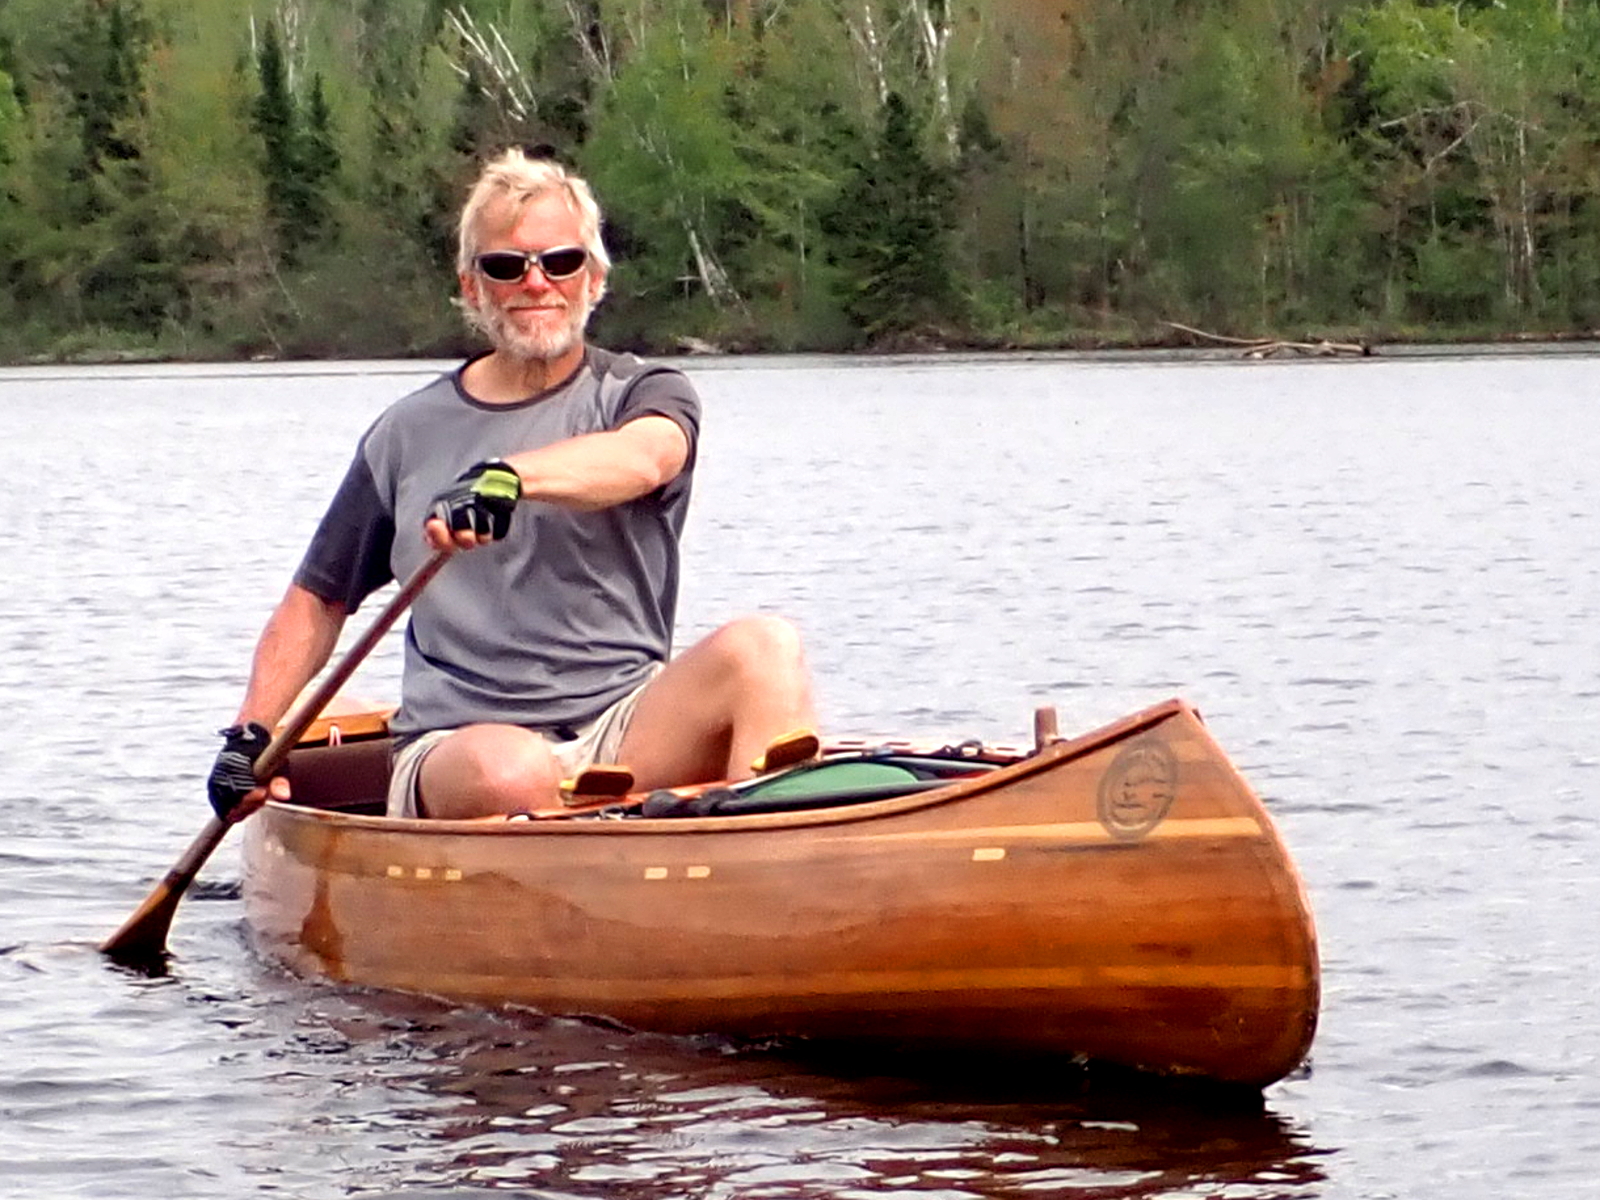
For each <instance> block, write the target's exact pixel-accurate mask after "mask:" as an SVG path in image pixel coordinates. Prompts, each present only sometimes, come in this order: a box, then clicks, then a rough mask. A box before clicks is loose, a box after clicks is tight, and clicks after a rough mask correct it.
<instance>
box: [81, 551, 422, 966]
mask: <svg viewBox="0 0 1600 1200" xmlns="http://www.w3.org/2000/svg"><path fill="white" fill-rule="evenodd" d="M449 557H450V552H449V551H444V550H441V551H436V552H435V553H434V554H433V556H432V557H430V558H429V559H428V561H427V562H425V563H423V564H422V566H420V567H418V568H417V570H416V571H415V572H414V573H413V574H412V576H411V578H410V579H408V580H406V582H405V583H404V584H403V585H402V586H401V588H400V590H399V591H398V592H396V593H395V594H394V597H393V598H392V599H391V600H390V601H389V603H388V604H386V605H384V607H383V611H382V612H381V613H379V614H378V616H377V619H376V620H374V621H373V622H372V624H371V625H370V626H369V627H368V628H367V631H366V632H365V633H363V634H362V635H361V637H360V638H359V639H358V640H357V642H356V643H355V645H353V646H351V647H350V649H349V650H347V651H345V653H344V656H343V657H342V658H341V659H340V660H339V661H338V663H336V664H335V665H334V667H333V669H332V670H331V671H329V672H328V673H327V675H326V676H325V677H324V678H323V680H322V682H321V683H320V684H318V685H317V688H316V690H315V691H313V692H312V693H311V695H310V696H308V697H306V699H305V700H303V701H302V702H301V703H300V705H299V707H297V708H296V709H295V710H294V712H293V714H292V715H291V716H290V717H289V718H288V720H286V721H285V722H284V723H283V724H282V725H281V726H279V728H278V732H277V735H276V736H275V737H274V738H273V739H272V741H271V742H269V743H268V744H267V748H266V749H265V750H263V751H262V752H261V756H260V757H259V758H257V759H256V762H255V768H254V770H255V776H256V778H257V779H259V780H260V781H261V782H262V783H266V782H267V781H268V780H269V779H271V778H272V777H273V776H274V775H276V774H277V773H278V771H279V769H280V768H281V767H282V766H283V764H284V763H285V762H286V761H287V760H288V758H289V752H290V751H292V750H293V749H294V748H295V746H296V745H298V744H299V741H300V739H301V737H302V736H304V734H305V731H306V730H307V729H309V728H310V727H311V723H312V722H313V721H315V720H316V719H317V717H318V716H320V715H321V713H322V710H323V709H324V708H326V707H327V706H328V702H329V701H330V700H332V699H333V698H334V696H335V695H336V694H337V693H338V691H339V689H340V688H342V687H343V686H344V685H345V683H346V682H348V681H349V679H350V676H351V675H353V674H355V670H356V668H357V667H359V666H360V665H361V664H362V662H363V661H364V660H365V659H366V657H367V655H369V654H371V653H372V649H373V647H374V646H376V645H377V644H378V643H379V642H380V641H381V640H382V639H383V635H384V634H386V633H388V632H389V629H390V628H391V627H392V626H393V625H394V623H395V622H396V621H398V620H399V619H400V615H401V614H402V613H404V612H405V611H406V609H408V608H410V607H411V602H412V601H413V600H415V599H416V598H417V596H418V594H419V593H420V592H421V591H422V589H423V588H425V587H427V586H428V581H429V580H431V579H432V578H433V577H434V576H435V575H436V574H438V572H439V568H440V567H442V566H444V564H445V561H446V560H447V559H448V558H449ZM252 811H253V810H252ZM232 824H234V821H232V820H228V821H224V820H223V819H222V818H220V817H212V818H211V820H210V821H208V822H207V823H206V827H205V828H204V829H202V830H201V831H200V833H199V835H198V836H197V837H196V838H195V839H194V841H192V842H190V843H189V848H188V849H187V850H185V851H184V852H183V853H182V854H181V855H179V857H178V861H177V862H176V863H174V864H173V865H172V869H171V870H170V871H168V872H167V873H166V875H164V876H163V877H162V879H161V882H160V883H158V884H156V886H155V888H154V889H152V891H151V892H150V895H149V896H147V897H146V898H145V901H144V903H143V904H141V905H140V906H139V907H138V908H137V909H135V910H134V912H133V915H132V916H130V917H129V918H128V919H127V920H126V921H124V922H123V923H122V928H120V929H118V930H117V931H116V932H115V933H114V934H112V935H111V936H110V937H109V938H107V939H106V940H105V941H104V942H103V943H101V946H100V952H101V953H102V954H105V955H107V956H108V957H110V958H113V959H115V960H116V961H118V962H123V963H128V964H131V965H148V964H151V963H159V962H160V961H161V960H162V959H163V958H164V957H165V956H166V952H167V931H168V930H169V929H170V928H171V927H172V917H173V914H174V913H176V912H177V910H178V902H179V901H180V900H182V899H183V894H184V892H185V891H187V890H188V887H189V885H190V884H191V883H193V882H194V878H195V876H196V875H198V874H199V873H200V868H201V867H203V866H204V865H205V863H206V860H207V859H208V858H210V857H211V854H212V852H213V851H214V850H216V848H217V847H218V846H219V845H221V843H222V839H223V838H224V837H225V836H226V835H227V832H228V826H230V825H232Z"/></svg>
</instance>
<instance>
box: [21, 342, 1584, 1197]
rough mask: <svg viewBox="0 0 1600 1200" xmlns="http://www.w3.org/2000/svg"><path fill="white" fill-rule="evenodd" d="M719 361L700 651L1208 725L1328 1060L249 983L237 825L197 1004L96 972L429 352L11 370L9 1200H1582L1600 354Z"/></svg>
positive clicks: (908, 685)
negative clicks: (726, 631) (720, 631)
mask: <svg viewBox="0 0 1600 1200" xmlns="http://www.w3.org/2000/svg"><path fill="white" fill-rule="evenodd" d="M686 365H687V366H688V367H689V368H690V369H691V370H692V372H693V374H694V376H695V378H696V380H697V382H698V384H699V386H700V388H701V390H702V392H703V393H704V395H705V397H706V404H707V414H706V427H705V433H704V438H703V443H702V454H703V461H702V467H701V470H700V475H699V481H698V484H697V493H696V499H695V506H694V510H693V515H692V517H691V526H690V531H689V536H688V541H687V544H686V560H687V561H686V575H687V578H686V585H685V590H684V595H683V599H682V605H681V611H680V637H681V640H682V641H683V642H684V643H685V644H686V643H687V642H688V641H689V640H691V639H693V638H694V637H696V636H698V635H699V634H701V633H704V632H706V631H707V630H709V629H711V628H712V627H714V626H715V625H717V624H718V623H720V622H721V621H722V620H724V619H726V618H727V617H729V616H732V615H734V614H736V613H740V612H747V611H754V610H772V611H779V612H784V613H787V614H789V615H791V616H792V617H794V618H795V619H796V620H797V621H798V622H799V624H800V625H801V626H802V628H803V630H804V632H805V634H806V637H807V640H808V644H809V647H810V654H811V661H812V666H813V669H814V672H815V674H816V677H817V681H818V688H819V692H820V697H821V703H822V708H823V713H824V718H825V723H826V727H827V728H828V729H829V730H830V731H833V732H837V733H865V734H889V733H895V734H916V735H927V736H942V735H944V734H947V733H949V734H959V735H962V736H965V735H969V734H970V735H978V736H984V737H990V738H996V739H1001V740H1021V739H1024V738H1025V737H1026V736H1027V734H1028V731H1029V727H1030V726H1029V722H1030V714H1031V711H1032V709H1033V707H1034V706H1035V705H1036V704H1041V703H1054V704H1055V705H1056V706H1057V707H1058V709H1059V711H1060V713H1061V725H1062V728H1063V730H1064V731H1066V732H1076V731H1081V730H1084V729H1087V728H1089V727H1091V726H1094V725H1098V724H1100V723H1103V722H1104V721H1107V720H1110V719H1112V718H1114V717H1116V716H1119V715H1121V714H1122V713H1124V712H1127V711H1130V710H1132V709H1135V708H1138V707H1141V706H1143V705H1145V704H1148V703H1151V702H1154V701H1157V700H1160V699H1164V698H1166V697H1167V696H1169V695H1182V696H1185V697H1187V698H1188V699H1190V700H1192V701H1194V702H1195V703H1196V704H1197V705H1198V706H1199V707H1200V709H1201V710H1202V711H1203V712H1204V714H1205V715H1206V718H1207V720H1208V722H1209V724H1210V726H1211V729H1212V731H1213V732H1214V733H1215V735H1216V736H1217V737H1218V739H1219V740H1220V741H1221V743H1222V744H1223V746H1224V747H1225V748H1227V749H1228V750H1229V752H1230V753H1231V754H1232V756H1233V757H1234V759H1235V761H1236V762H1237V763H1238V765H1239V766H1240V767H1241V768H1242V769H1243V770H1244V772H1245V773H1246V775H1247V776H1248V777H1249V778H1251V780H1252V781H1253V782H1254V783H1255V784H1256V786H1257V788H1258V790H1260V791H1261V793H1262V794H1263V796H1264V797H1265V799H1266V800H1267V803H1268V805H1269V807H1270V808H1271V809H1272V811H1273V813H1274V814H1275V817H1276V819H1277V821H1278V823H1279V826H1280V828H1281V830H1282V832H1283V834H1284V837H1285V839H1286V841H1287V842H1288V844H1289V846H1290V849H1291V851H1292V852H1293V854H1294V855H1295V858H1296V860H1297V861H1298V863H1299V865H1300V867H1301V870H1302V872H1303V874H1304V876H1305V879H1306V882H1307V885H1308V888H1309V891H1310V894H1311V899H1312V903H1313V905H1314V908H1315V911H1316V915H1317V920H1318V927H1319V932H1320V935H1321V939H1322V951H1323V969H1324V989H1325V998H1324V1007H1323V1013H1322V1021H1321V1027H1320V1030H1319V1033H1318V1037H1317V1041H1316V1044H1315V1047H1314V1049H1313V1056H1312V1062H1311V1065H1310V1067H1309V1069H1308V1070H1306V1071H1304V1072H1302V1073H1300V1074H1298V1075H1297V1076H1295V1077H1294V1078H1291V1079H1289V1080H1287V1081H1285V1082H1283V1083H1280V1084H1277V1085H1275V1086H1274V1087H1272V1088H1270V1089H1268V1091H1267V1092H1266V1095H1265V1098H1264V1105H1263V1107H1262V1109H1261V1111H1259V1112H1230V1111H1226V1110H1218V1109H1217V1108H1215V1107H1214V1106H1211V1105H1207V1104H1196V1103H1193V1102H1185V1101H1184V1099H1183V1098H1181V1097H1178V1098H1174V1097H1171V1096H1169V1095H1166V1094H1165V1093H1159V1092H1156V1093H1151V1094H1144V1093H1142V1092H1140V1091H1138V1090H1134V1091H1133V1092H1131V1093H1130V1092H1128V1091H1124V1090H1121V1089H1118V1090H1117V1091H1116V1092H1115V1093H1114V1094H1108V1093H1106V1092H1104V1091H1101V1090H1098V1089H1095V1088H1092V1087H1089V1088H1086V1087H1085V1086H1083V1084H1082V1081H1081V1080H1079V1079H1078V1078H1076V1077H1074V1076H1073V1075H1072V1073H1070V1072H1067V1071H1055V1070H1051V1071H1049V1072H1047V1073H1045V1074H1044V1075H1043V1077H1041V1078H1038V1079H1030V1080H1014V1081H1006V1080H993V1079H988V1080H975V1079H971V1078H956V1077H951V1076H950V1075H949V1074H947V1073H944V1072H941V1071H939V1070H938V1069H936V1068H930V1069H927V1070H925V1071H923V1072H920V1073H918V1074H915V1075H912V1076H906V1075H902V1074H888V1073H884V1072H883V1071H881V1070H880V1069H878V1068H877V1067H876V1066H874V1065H873V1064H867V1063H831V1064H819V1063H817V1062H814V1061H813V1062H805V1061H799V1060H796V1059H794V1058H792V1057H785V1056H784V1055H782V1054H778V1053H773V1052H763V1051H753V1050H736V1049H734V1048H732V1047H729V1046H727V1045H725V1044H722V1043H719V1042H718V1041H717V1040H716V1039H714V1038H706V1039H673V1038H662V1037H653V1036H645V1035H629V1034H624V1033H618V1032H616V1031H612V1030H606V1029H599V1028H595V1027H593V1026H589V1025H584V1024H581V1023H576V1022H571V1021H563V1020H555V1019H547V1018H543V1017H539V1016H536V1015H533V1014H527V1013H506V1012H494V1011H479V1010H455V1009H451V1008H447V1007H443V1006H440V1005H436V1004H433V1003H430V1002H427V1001H423V1000H416V999H410V998H405V997H397V996H392V995H382V994H375V993H369V992H360V991H352V990H341V989H337V988H332V987H328V986H325V985H320V984H316V983H309V982H305V981H301V980H297V979H295V978H293V977H290V976H287V975H285V974H284V973H283V972H281V971H280V970H278V969H277V968H276V967H274V966H272V965H270V964H268V963H265V962H263V961H261V960H259V959H257V958H256V957H255V956H254V954H253V952H252V951H251V949H250V947H249V945H248V941H247V938H246V936H245V933H244V930H243V927H242V919H241V904H240V901H239V899H238V890H237V884H238V870H239V868H238V860H237V857H236V852H235V847H234V846H233V845H232V844H231V843H230V844H227V845H225V846H224V847H223V849H222V850H221V851H219V853H218V854H217V856H216V857H215V858H214V859H213V861H212V862H211V864H210V865H209V866H208V867H207V870H206V872H205V874H204V875H203V877H202V880H201V882H200V883H199V884H198V885H197V887H196V889H195V891H194V892H193V893H191V896H190V898H189V899H188V900H187V901H186V902H185V903H184V905H183V907H182V908H181V910H180V912H179V914H178V918H177V921H176V924H175V926H174V929H173V933H172V938H171V945H172V947H173V949H174V950H175V951H176V954H177V959H176V961H175V963H174V966H173V971H172V973H171V974H170V975H168V976H166V977H164V978H159V979H150V978H145V977H142V976H139V975H135V974H131V973H127V972H124V971H121V970H118V969H115V968H113V967H111V966H109V965H108V964H107V963H106V962H105V961H104V960H103V959H102V958H101V956H100V955H98V954H97V953H96V952H95V949H94V947H95V945H96V944H97V943H98V941H99V940H100V939H102V938H103V937H105V936H106V935H107V934H108V933H110V932H111V931H112V930H113V929H115V928H116V927H117V926H118V925H119V924H120V923H121V921H122V920H123V919H124V918H125V917H126V916H127V915H128V913H129V912H130V911H131V910H132V909H133V908H134V907H135V906H136V905H137V904H138V902H139V901H140V900H141V899H142V898H143V897H144V896H145V894H146V893H147V892H148V890H149V888H150V886H151V885H152V883H153V881H154V880H155V879H156V878H157V877H158V876H159V875H160V874H161V873H162V872H163V871H164V870H166V869H167V867H169V866H170V865H171V864H172V862H173V860H174V859H175V858H176V857H177V855H178V853H179V852H180V851H181V850H182V848H183V847H184V846H185V845H187V843H188V841H189V839H190V838H191V837H192V836H193V835H194V833H195V832H196V831H197V830H198V829H199V828H200V826H201V825H202V824H203V822H204V820H205V818H206V815H207V812H208V810H207V808H206V806H205V801H204V799H203V796H202V786H201V780H202V777H203V775H204V772H205V771H206V769H207V768H208V766H209V762H210V758H211V756H212V754H213V752H214V749H215V744H216V742H215V738H214V731H215V730H216V729H217V727H218V726H220V725H222V724H225V723H227V721H228V720H229V719H231V717H232V713H233V707H234V705H235V703H236V702H237V698H238V695H239V693H240V689H241V688H242V685H243V678H244V673H245V671H246V668H247V663H248V657H249V652H250V649H251V646H252V645H253V643H254V639H255V636H256V633H257V631H258V629H259V627H260V624H261V622H262V620H263V619H264V618H265V616H266V615H267V613H268V611H269V610H270V608H271V606H272V605H273V603H274V602H275V601H276V599H277V597H278V596H279V595H280V594H281V591H282V589H283V586H284V584H285V583H286V581H287V578H288V575H289V573H290V571H291V570H292V568H293V566H294V564H295V562H296V561H297V559H298V557H299V553H300V550H301V547H302V545H303V543H304V541H305V539H306V537H307V536H308V535H309V532H310V528H311V525H312V524H313V522H314V521H315V519H316V517H317V515H318V514H319V512H320V510H321V507H322V505H323V504H324V503H325V501H326V499H327V497H328V495H329V494H330V492H331V490H332V487H333V485H334V483H335V482H336V481H337V479H338V477H339V475H340V473H341V472H342V470H343V468H344V465H345V463H346V461H347V457H348V455H349V453H350V450H351V447H352V446H353V443H354V440H355V438H356V437H357V435H358V434H359V432H360V431H361V430H362V429H363V428H364V427H365V426H366V424H367V423H368V422H369V421H370V420H371V419H372V418H373V416H374V415H375V414H376V413H377V412H378V411H379V410H380V409H381V408H382V407H383V405H384V404H385V403H387V402H388V401H389V400H391V399H393V398H394V397H396V396H398V395H399V394H401V393H402V392H404V391H406V390H409V389H410V388H412V387H414V386H416V385H418V384H420V383H421V382H422V381H423V380H424V379H425V378H426V377H427V376H428V374H430V373H431V369H432V367H431V365H430V364H386V363H377V364H346V365H340V366H333V367H320V366H316V365H302V366H288V367H280V366H273V367H255V368H246V367H231V368H230V367H138V368H132V367H130V368H121V369H105V370H79V369H66V368H61V369H46V368H39V369H14V370H10V371H0V478H3V479H4V481H5V482H4V486H3V495H4V510H3V513H0V518H3V519H0V530H3V531H4V532H3V534H0V537H3V542H0V544H3V546H4V548H5V553H4V559H5V566H6V571H5V584H4V586H3V588H0V647H3V652H0V705H3V711H4V712H5V713H6V714H7V716H8V718H9V720H10V722H11V729H10V734H9V738H8V741H7V745H6V747H5V749H4V751H3V752H0V1058H3V1063H4V1066H3V1068H0V1196H3V1197H8V1198H9V1197H19V1198H20V1197H27V1198H29V1200H37V1198H41V1197H94V1198H95V1200H109V1198H119V1197H165V1198H179V1197H208V1198H211V1197H232V1196H284V1197H294V1198H296V1200H301V1198H307V1197H313V1198H314V1197H344V1196H362V1197H424V1196H426V1197H436V1196H442V1195H461V1194H473V1193H475V1192H478V1191H483V1190H491V1189H493V1190H503V1191H505V1192H509V1193H511V1194H517V1195H527V1196H535V1197H548V1198H551V1200H557V1198H566V1197H600V1196H606V1197H612V1196H616V1197H638V1198H649V1200H668V1198H674V1200H676V1198H679V1197H697V1198H698V1197H705V1198H718V1200H721V1198H728V1200H736V1198H738V1200H742V1198H745V1197H752V1198H754V1197H763V1198H765V1197H773V1198H790V1197H793V1198H813V1197H840V1198H849V1200H856V1198H859V1200H886V1198H890V1197H893V1198H896V1200H911V1198H916V1200H967V1198H969V1197H1002V1196H1003V1197H1013V1196H1014V1197H1022V1196H1031V1195H1066V1196H1073V1197H1093V1198H1097V1200H1104V1198H1108V1197H1140V1198H1155V1197H1160V1198H1163V1200H1166V1198H1180V1197H1182V1198H1188V1197H1228V1198H1230V1200H1281V1198H1288V1197H1330V1198H1331V1197H1340V1198H1344V1197H1361V1198H1379V1197H1435V1196H1449V1197H1451V1198H1452V1200H1501V1198H1504V1197H1519V1196H1541V1197H1547V1196H1559V1197H1566V1196H1580V1195H1587V1194H1590V1191H1591V1189H1592V1187H1593V1182H1592V1181H1593V1179H1594V1177H1595V1176H1596V1175H1600V1011H1597V1006H1596V1003H1595V995H1596V984H1597V980H1600V948H1597V939H1596V936H1595V933H1596V915H1597V910H1600V904H1597V893H1600V887H1597V885H1596V882H1595V877H1596V869H1595V866H1594V864H1595V862H1596V861H1597V860H1600V815H1597V814H1600V809H1597V804H1596V796H1595V793H1596V791H1597V790H1600V723H1597V721H1596V709H1597V699H1600V677H1597V670H1596V666H1597V663H1600V653H1597V651H1600V645H1597V643H1600V611H1597V610H1600V494H1597V492H1600V469H1597V463H1596V458H1597V454H1600V405H1597V403H1596V390H1597V389H1596V381H1597V379H1600V360H1597V359H1596V358H1595V357H1591V356H1590V355H1588V354H1585V353H1562V354H1529V355H1523V356H1518V355H1495V356H1474V355H1462V356H1443V355H1441V356H1386V357H1380V358H1375V359H1370V360H1362V361H1341V362H1295V363H1243V362H1237V361H1224V360H1212V361H1203V362H1197V361H1175V360H1174V361H1164V360H1150V359H1139V358H1127V359H1115V358H1111V359H1096V358H1087V359H1083V358H1070V357H1062V358H1040V359H1006V358H994V359H981V358H980V359H960V360H948V361H932V360H896V361H874V362H866V363H860V362H848V361H842V360H824V359H809V360H774V359H766V360H748V361H727V360H705V361H695V362H690V363H688V364H686ZM373 611H376V610H375V609H374V610H373ZM365 619H366V614H365V613H364V614H363V615H362V616H359V617H358V618H357V619H356V620H354V621H352V623H351V627H352V631H354V630H356V629H358V628H359V627H363V626H364V623H365ZM397 667H398V663H397V658H396V655H395V645H394V643H393V642H392V641H391V642H390V643H389V644H386V645H385V646H384V647H383V648H381V649H380V651H379V652H378V653H377V654H375V655H374V657H373V659H372V660H371V661H370V662H369V663H368V665H367V666H366V667H365V668H363V671H362V673H361V674H360V675H359V676H358V678H357V683H356V685H355V686H354V688H353V690H355V691H357V692H360V693H362V694H366V695H374V696H379V697H384V696H391V695H392V694H393V689H394V681H395V678H396V675H397Z"/></svg>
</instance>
